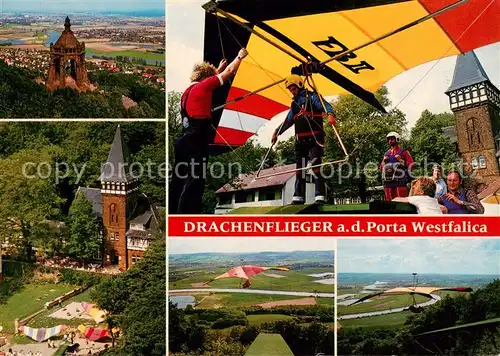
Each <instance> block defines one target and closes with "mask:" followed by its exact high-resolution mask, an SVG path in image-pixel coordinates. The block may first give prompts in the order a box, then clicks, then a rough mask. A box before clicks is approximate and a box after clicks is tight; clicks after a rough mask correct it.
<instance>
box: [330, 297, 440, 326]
mask: <svg viewBox="0 0 500 356" xmlns="http://www.w3.org/2000/svg"><path fill="white" fill-rule="evenodd" d="M431 295H432V298H433V299H430V300H428V301H427V302H424V303H420V304H417V305H416V306H417V307H427V306H429V305H432V304H434V303H437V302H438V301H440V300H441V297H440V296H439V295H436V294H431ZM405 308H406V307H403V308H395V309H388V310H379V311H376V312H369V313H358V314H348V315H339V316H338V317H337V320H345V319H357V318H366V317H368V316H377V315H384V314H392V313H399V312H402V311H403V310H404V309H405Z"/></svg>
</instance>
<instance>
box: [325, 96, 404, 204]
mask: <svg viewBox="0 0 500 356" xmlns="http://www.w3.org/2000/svg"><path fill="white" fill-rule="evenodd" d="M375 96H376V98H377V99H378V101H379V102H380V103H381V104H382V105H383V106H384V107H389V106H390V105H391V102H390V100H389V92H388V90H387V88H386V87H382V88H380V89H379V90H378V91H377V92H376V93H375ZM333 107H334V111H335V114H336V117H337V128H338V131H339V134H340V136H341V137H342V140H343V142H344V145H345V147H346V150H347V153H349V155H350V161H349V162H350V164H351V168H349V167H348V166H347V165H344V166H336V167H333V169H334V170H335V174H331V175H330V176H331V177H332V178H331V179H330V180H329V186H330V193H333V194H335V195H340V196H341V195H343V194H344V193H345V192H346V191H355V192H356V193H355V196H360V197H361V198H362V200H363V201H366V198H367V194H366V189H367V187H368V186H370V185H377V184H379V183H380V182H379V178H378V174H377V172H378V163H380V161H381V160H382V158H383V155H384V152H385V151H386V150H387V142H386V135H387V133H389V132H390V131H397V132H399V133H400V134H404V132H405V131H406V125H407V122H406V118H405V115H404V114H403V112H401V111H400V110H398V109H396V110H390V111H389V112H388V113H387V114H382V113H381V112H379V111H378V110H377V109H376V108H374V107H373V106H371V105H370V104H368V103H366V102H365V101H363V100H361V99H359V98H358V97H356V96H354V95H343V96H341V97H340V98H339V100H338V101H337V102H336V103H334V105H333ZM325 131H326V140H325V141H326V142H325V158H324V159H325V161H326V160H329V161H335V160H339V159H342V158H344V153H343V152H342V150H341V147H340V145H339V143H338V140H337V138H336V136H335V134H334V132H333V129H332V128H331V126H326V129H325ZM368 163H371V165H369V166H368ZM349 169H351V173H349ZM325 172H326V173H328V169H325ZM340 173H341V174H342V177H344V178H343V179H341V178H340ZM345 177H347V178H345ZM370 177H372V178H370ZM375 177H377V178H375Z"/></svg>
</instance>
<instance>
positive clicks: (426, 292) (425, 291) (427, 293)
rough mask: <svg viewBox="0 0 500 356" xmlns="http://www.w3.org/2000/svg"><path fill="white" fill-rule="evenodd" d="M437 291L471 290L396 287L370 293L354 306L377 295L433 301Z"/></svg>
mask: <svg viewBox="0 0 500 356" xmlns="http://www.w3.org/2000/svg"><path fill="white" fill-rule="evenodd" d="M439 291H452V292H472V288H470V287H456V288H440V287H397V288H393V289H389V290H386V291H381V292H377V293H372V294H369V295H367V296H364V297H363V298H361V299H358V300H357V301H355V302H354V303H352V304H350V305H354V304H358V303H362V302H363V301H365V300H367V299H370V298H373V297H376V296H378V295H397V294H408V295H416V294H417V295H422V296H424V297H427V298H431V299H434V297H433V296H432V293H435V292H439Z"/></svg>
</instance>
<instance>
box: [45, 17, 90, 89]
mask: <svg viewBox="0 0 500 356" xmlns="http://www.w3.org/2000/svg"><path fill="white" fill-rule="evenodd" d="M64 87H70V88H73V89H76V90H78V91H89V90H91V85H90V82H89V78H88V75H87V68H86V66H85V42H81V43H80V42H79V41H78V40H77V39H76V37H75V35H74V33H73V31H71V22H70V20H69V17H66V21H65V22H64V31H63V32H62V34H61V37H59V39H58V40H57V42H56V43H55V44H52V43H51V44H50V66H49V77H48V79H47V88H48V89H49V90H56V89H58V88H64Z"/></svg>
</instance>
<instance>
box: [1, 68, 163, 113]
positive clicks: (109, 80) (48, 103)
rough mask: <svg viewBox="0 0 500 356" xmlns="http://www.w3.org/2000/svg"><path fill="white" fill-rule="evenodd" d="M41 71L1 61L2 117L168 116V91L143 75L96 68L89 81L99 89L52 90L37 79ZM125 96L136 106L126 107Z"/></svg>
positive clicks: (90, 74)
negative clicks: (124, 104)
mask: <svg viewBox="0 0 500 356" xmlns="http://www.w3.org/2000/svg"><path fill="white" fill-rule="evenodd" d="M37 75H38V74H37V73H35V72H32V71H30V70H28V69H23V68H14V67H9V66H8V65H7V64H6V63H4V62H2V61H0V117H3V118H27V119H31V118H164V117H165V112H166V110H165V109H166V108H165V92H163V91H161V90H158V89H156V88H153V87H151V86H150V85H147V84H145V83H143V82H141V78H140V77H138V76H134V75H128V74H123V73H109V72H104V71H94V72H90V73H89V80H90V82H91V83H92V84H94V85H96V86H97V87H98V89H97V90H96V91H93V92H89V93H78V92H77V91H76V90H73V89H70V88H64V89H58V90H56V91H54V92H51V91H49V90H48V89H47V88H46V87H45V86H44V85H42V84H38V83H37V82H36V79H37ZM122 96H126V97H128V98H130V99H132V100H133V101H134V102H135V103H137V105H136V106H133V107H131V108H129V109H125V107H124V106H123V103H122Z"/></svg>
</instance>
